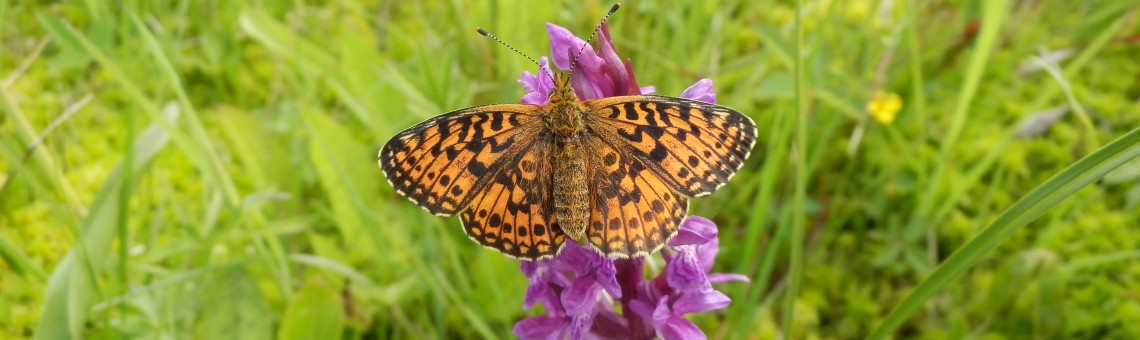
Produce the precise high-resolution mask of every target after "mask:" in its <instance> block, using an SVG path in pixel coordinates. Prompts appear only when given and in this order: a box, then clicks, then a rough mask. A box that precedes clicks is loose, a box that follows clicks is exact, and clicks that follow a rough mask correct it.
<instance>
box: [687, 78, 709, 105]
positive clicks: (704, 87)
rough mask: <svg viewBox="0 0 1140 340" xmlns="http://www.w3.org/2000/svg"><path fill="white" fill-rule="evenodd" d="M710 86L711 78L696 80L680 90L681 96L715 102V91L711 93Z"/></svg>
mask: <svg viewBox="0 0 1140 340" xmlns="http://www.w3.org/2000/svg"><path fill="white" fill-rule="evenodd" d="M712 86H713V83H712V80H709V79H708V78H704V79H701V80H698V81H697V82H696V83H694V84H693V85H691V86H689V88H687V89H685V91H683V92H681V98H685V99H690V100H696V101H701V102H706V103H709V104H716V93H713V90H712Z"/></svg>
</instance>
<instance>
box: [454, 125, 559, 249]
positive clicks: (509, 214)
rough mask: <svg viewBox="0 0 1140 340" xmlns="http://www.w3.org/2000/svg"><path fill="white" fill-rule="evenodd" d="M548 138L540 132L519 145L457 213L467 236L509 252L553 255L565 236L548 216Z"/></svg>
mask: <svg viewBox="0 0 1140 340" xmlns="http://www.w3.org/2000/svg"><path fill="white" fill-rule="evenodd" d="M552 150H553V140H552V138H551V137H550V136H549V134H547V135H543V136H540V137H538V138H537V139H535V140H534V141H532V142H531V143H529V146H526V147H524V148H523V151H522V154H520V155H519V157H517V161H514V162H512V163H511V164H507V165H506V167H505V168H504V169H503V171H501V172H499V173H498V174H496V175H495V176H494V177H493V179H492V180H491V181H490V182H489V183H488V184H487V185H486V186H485V187H484V189H483V191H481V192H479V193H477V194H476V198H475V199H474V200H472V201H471V204H470V206H469V207H468V208H467V209H466V210H465V211H463V212H462V213H460V214H459V218H460V220H461V221H463V229H464V231H465V232H467V236H468V237H470V238H471V239H472V240H474V241H475V242H478V243H479V244H482V245H483V246H485V247H488V248H492V249H496V250H498V251H500V252H502V253H503V254H506V255H508V256H510V257H514V258H521V259H541V258H548V257H552V256H554V255H555V254H556V253H557V252H558V250H559V249H560V248H561V246H562V244H563V240H564V239H565V235H564V234H563V233H562V229H561V228H560V227H558V225H557V222H556V221H555V218H554V215H553V209H554V208H553V204H554V201H553V196H552V195H553V193H552V192H551V190H552V189H553V187H554V182H553V181H554V177H553V176H554V171H553V168H552V167H553V163H552V160H551V157H552V156H553V155H552V153H551V152H552Z"/></svg>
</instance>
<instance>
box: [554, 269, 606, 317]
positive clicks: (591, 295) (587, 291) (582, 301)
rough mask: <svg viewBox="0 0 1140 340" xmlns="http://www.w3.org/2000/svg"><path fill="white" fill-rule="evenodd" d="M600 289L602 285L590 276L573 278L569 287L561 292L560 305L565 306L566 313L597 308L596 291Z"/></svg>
mask: <svg viewBox="0 0 1140 340" xmlns="http://www.w3.org/2000/svg"><path fill="white" fill-rule="evenodd" d="M601 290H602V287H601V286H599V285H598V284H597V282H594V279H593V278H592V277H590V276H583V277H579V278H577V279H574V282H572V283H570V288H568V289H566V291H563V292H562V306H563V307H564V308H566V314H568V315H574V314H581V313H586V312H589V311H590V310H591V309H595V308H597V305H598V293H600V292H601Z"/></svg>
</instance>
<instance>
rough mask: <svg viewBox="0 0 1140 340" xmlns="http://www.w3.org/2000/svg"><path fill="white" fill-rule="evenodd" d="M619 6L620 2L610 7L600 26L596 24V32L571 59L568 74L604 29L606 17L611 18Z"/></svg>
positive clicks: (572, 72)
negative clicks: (587, 46)
mask: <svg viewBox="0 0 1140 340" xmlns="http://www.w3.org/2000/svg"><path fill="white" fill-rule="evenodd" d="M618 8H621V3H620V2H619V3H616V4H614V5H613V7H610V11H609V12H606V15H605V16H603V17H602V22H599V23H598V26H594V32H592V33H590V38H588V39H586V42H584V43H582V47H579V48H578V54H575V55H574V60H572V61H570V71H569V72H566V74H567V76H569V75H571V74H574V66H578V57H581V56H582V51H585V50H586V45H589V44H590V41H593V40H594V36H596V35H598V31H600V30H601V29H602V25H604V24H605V23H606V19H609V18H610V15H611V14H614V12H617V10H618Z"/></svg>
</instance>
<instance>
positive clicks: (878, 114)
mask: <svg viewBox="0 0 1140 340" xmlns="http://www.w3.org/2000/svg"><path fill="white" fill-rule="evenodd" d="M901 109H902V97H899V95H898V94H896V93H894V92H883V91H877V92H875V96H874V97H873V98H871V101H869V102H867V114H869V115H871V118H875V120H877V121H879V123H883V124H890V123H891V122H894V121H895V116H897V115H898V114H899V110H901Z"/></svg>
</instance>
